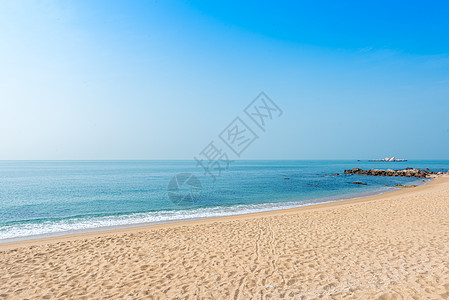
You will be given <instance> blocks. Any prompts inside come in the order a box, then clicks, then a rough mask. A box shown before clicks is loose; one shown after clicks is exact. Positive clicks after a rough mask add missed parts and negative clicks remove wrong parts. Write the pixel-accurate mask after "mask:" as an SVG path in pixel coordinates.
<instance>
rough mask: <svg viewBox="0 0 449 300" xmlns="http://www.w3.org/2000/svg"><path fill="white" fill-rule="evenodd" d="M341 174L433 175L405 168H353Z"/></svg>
mask: <svg viewBox="0 0 449 300" xmlns="http://www.w3.org/2000/svg"><path fill="white" fill-rule="evenodd" d="M343 174H349V175H368V176H403V177H418V178H427V177H428V176H430V175H432V174H435V173H433V172H431V171H425V170H421V169H413V168H407V169H405V170H392V169H388V170H386V171H385V170H378V169H371V170H362V169H359V168H354V169H352V170H344V172H343Z"/></svg>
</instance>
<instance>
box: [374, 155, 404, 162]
mask: <svg viewBox="0 0 449 300" xmlns="http://www.w3.org/2000/svg"><path fill="white" fill-rule="evenodd" d="M370 161H384V162H401V161H407V160H406V159H403V158H396V157H395V156H393V157H385V158H384V159H372V160H370Z"/></svg>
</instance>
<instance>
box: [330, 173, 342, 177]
mask: <svg viewBox="0 0 449 300" xmlns="http://www.w3.org/2000/svg"><path fill="white" fill-rule="evenodd" d="M338 175H340V174H338V173H334V174H332V176H338Z"/></svg>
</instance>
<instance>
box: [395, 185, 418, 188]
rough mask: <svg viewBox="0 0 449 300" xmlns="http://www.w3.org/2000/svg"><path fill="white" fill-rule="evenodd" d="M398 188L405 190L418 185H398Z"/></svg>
mask: <svg viewBox="0 0 449 300" xmlns="http://www.w3.org/2000/svg"><path fill="white" fill-rule="evenodd" d="M396 186H397V187H403V188H412V187H417V185H403V184H396Z"/></svg>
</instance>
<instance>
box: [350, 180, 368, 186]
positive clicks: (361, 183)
mask: <svg viewBox="0 0 449 300" xmlns="http://www.w3.org/2000/svg"><path fill="white" fill-rule="evenodd" d="M352 184H360V185H368V183H365V182H360V181H356V182H353V183H352Z"/></svg>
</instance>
